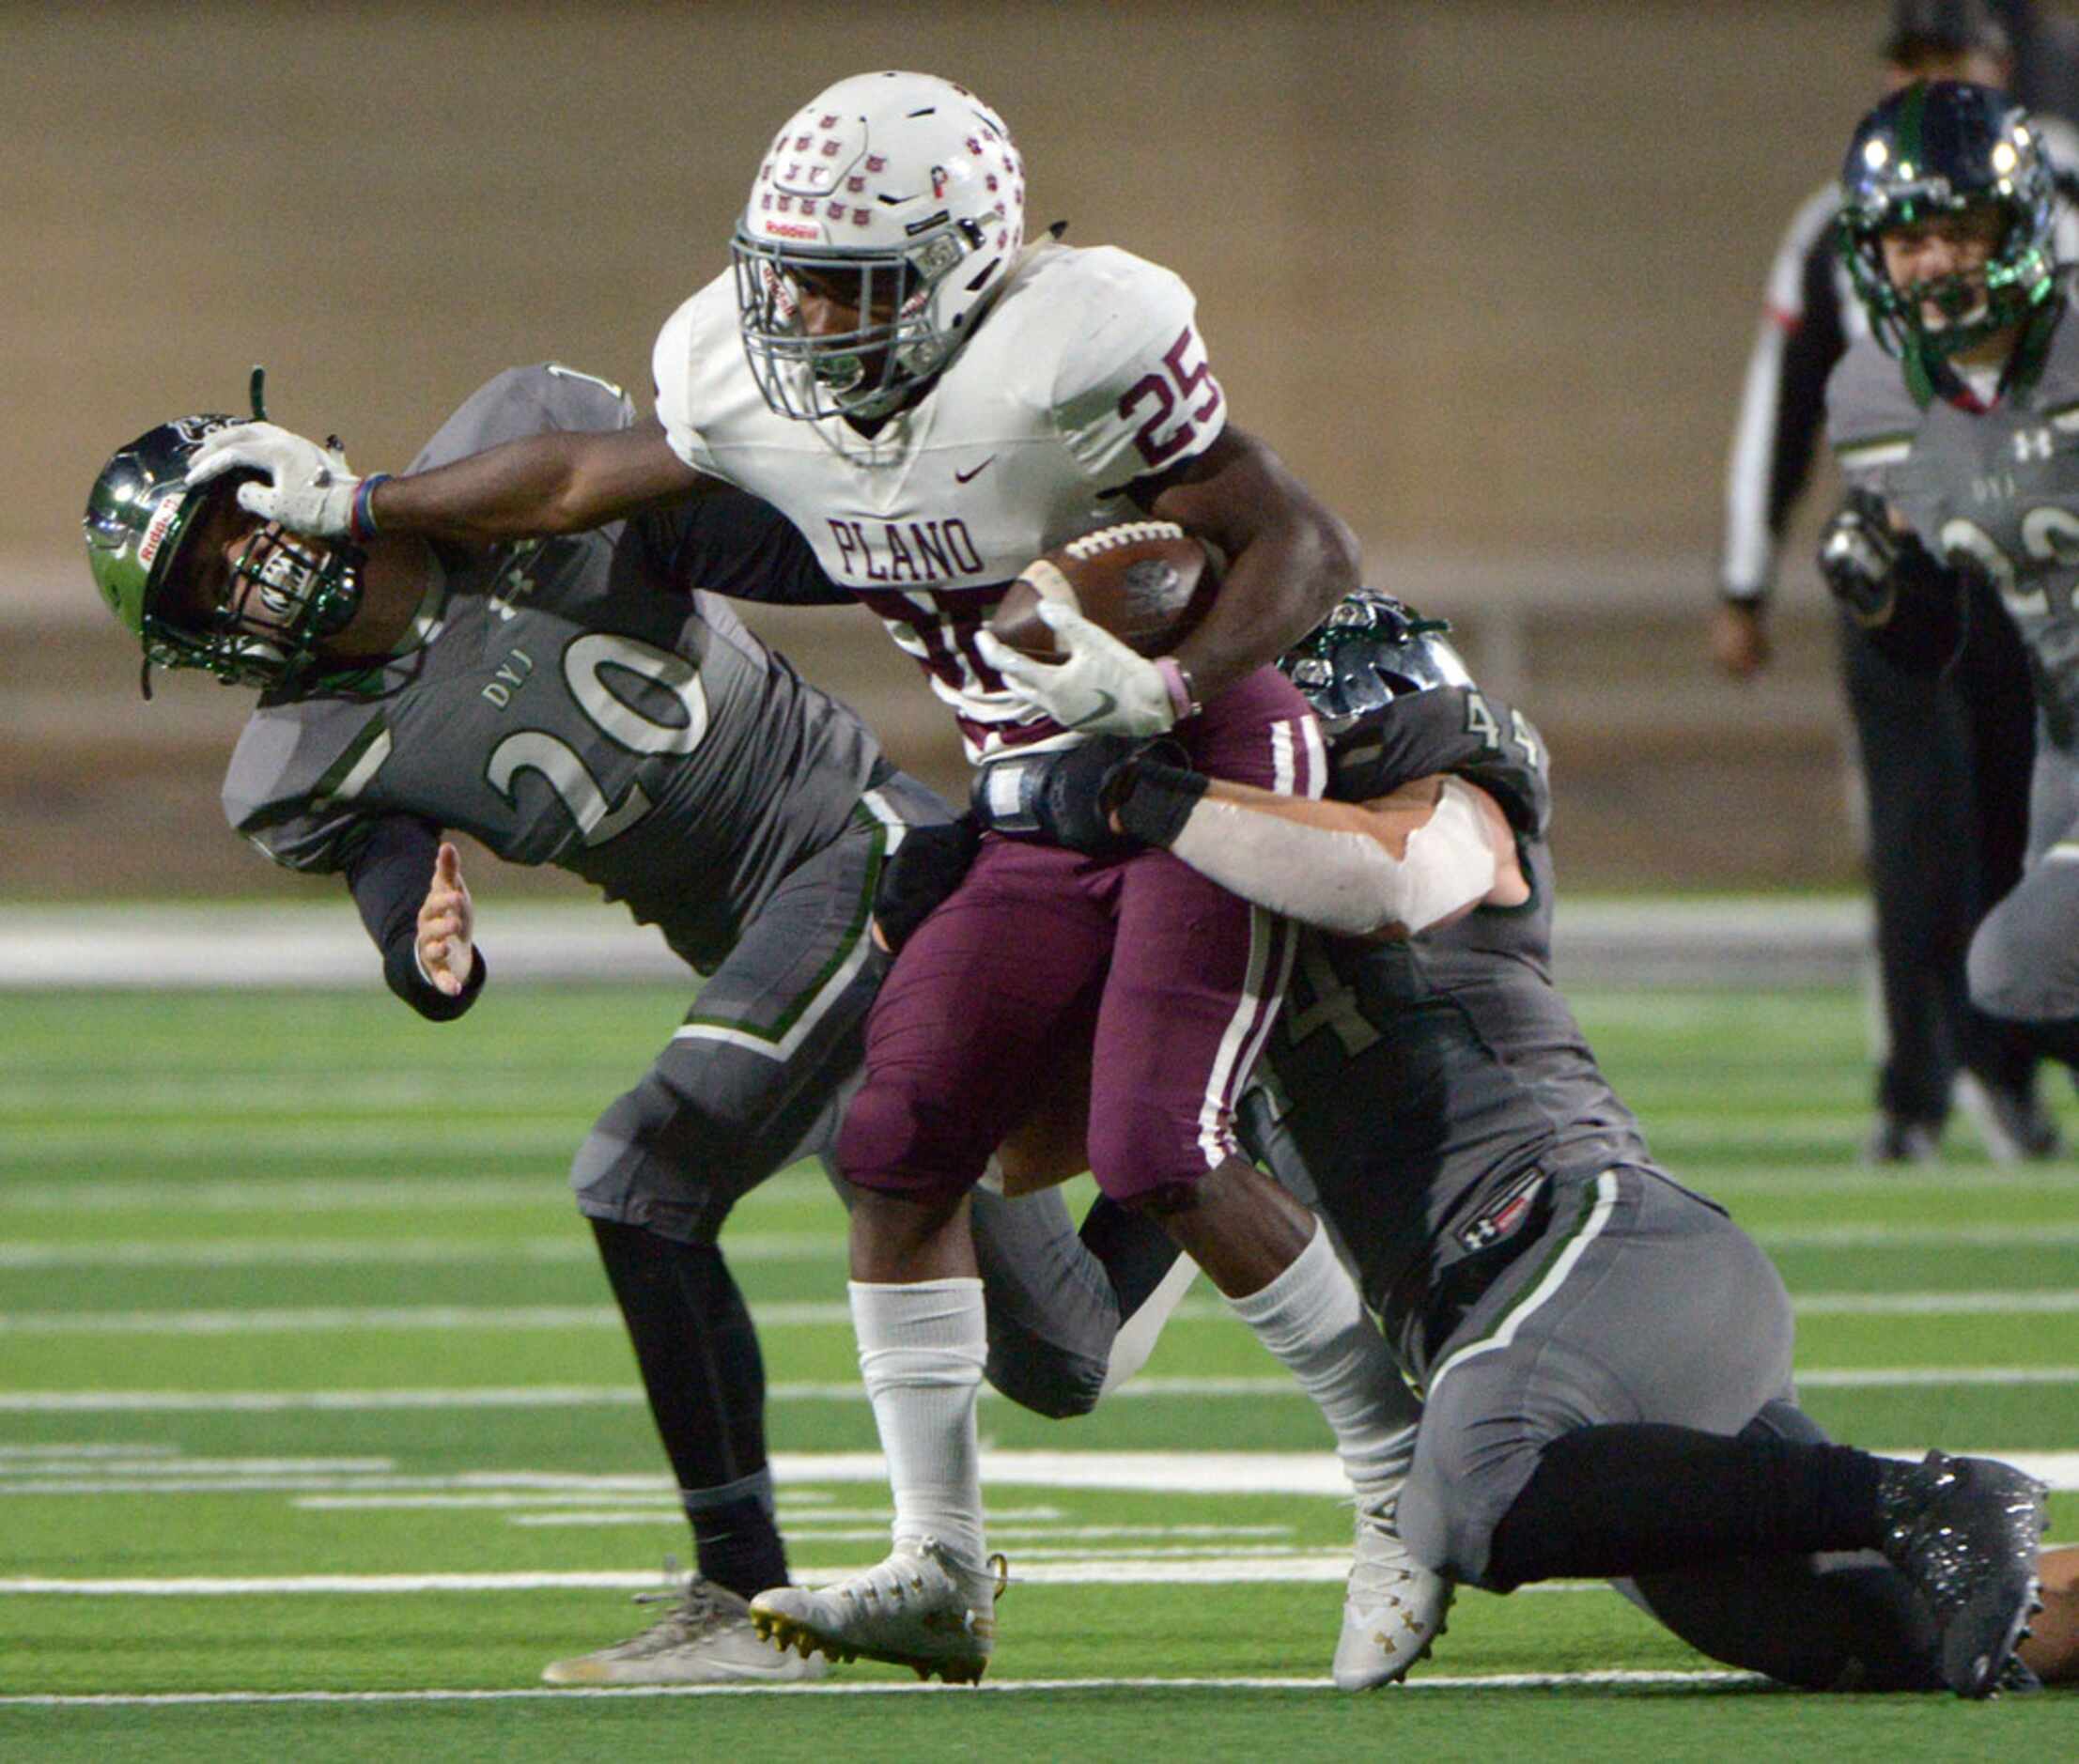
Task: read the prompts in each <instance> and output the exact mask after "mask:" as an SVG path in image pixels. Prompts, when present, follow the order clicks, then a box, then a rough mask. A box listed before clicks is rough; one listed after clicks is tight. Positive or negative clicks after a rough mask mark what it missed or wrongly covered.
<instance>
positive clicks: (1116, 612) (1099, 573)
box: [989, 520, 1219, 661]
mask: <svg viewBox="0 0 2079 1764" xmlns="http://www.w3.org/2000/svg"><path fill="white" fill-rule="evenodd" d="M1218 590H1219V570H1218V565H1216V564H1215V563H1214V560H1213V555H1212V553H1211V552H1210V551H1209V550H1207V549H1206V548H1205V546H1204V545H1202V543H1201V542H1200V541H1198V540H1197V539H1194V538H1192V537H1191V536H1190V534H1187V533H1186V532H1185V531H1184V529H1183V528H1182V527H1180V526H1178V525H1177V524H1176V523H1175V522H1174V521H1169V520H1129V521H1125V522H1122V523H1121V524H1120V525H1118V526H1116V527H1100V528H1099V529H1098V530H1097V531H1096V532H1094V533H1086V534H1083V535H1082V537H1081V538H1079V539H1071V540H1070V541H1069V542H1068V543H1067V544H1066V545H1064V546H1060V547H1058V548H1056V549H1054V550H1051V551H1048V552H1047V554H1046V555H1045V556H1044V557H1039V558H1035V559H1034V560H1033V561H1032V563H1031V564H1029V565H1026V568H1025V573H1024V574H1023V575H1022V576H1020V577H1019V578H1018V579H1017V580H1016V581H1015V582H1013V583H1012V584H1011V586H1010V588H1009V590H1008V592H1006V593H1005V595H1004V596H1003V598H1002V599H1001V600H1000V601H999V602H998V603H997V607H996V611H994V612H993V613H992V614H991V615H990V617H989V629H990V630H991V631H992V632H994V633H995V635H996V636H997V637H998V638H999V639H1001V641H1002V642H1006V643H1008V644H1009V645H1010V646H1011V647H1012V648H1013V649H1015V650H1016V651H1017V652H1018V653H1019V654H1020V655H1026V656H1031V657H1032V658H1034V659H1036V660H1040V661H1055V660H1059V659H1060V651H1059V650H1058V649H1057V648H1056V646H1055V642H1054V633H1053V632H1052V631H1050V630H1048V629H1047V627H1046V626H1045V625H1044V624H1042V623H1041V622H1040V616H1039V607H1040V602H1041V601H1043V600H1059V601H1061V602H1063V604H1064V605H1067V606H1071V607H1073V608H1075V609H1076V611H1078V612H1080V613H1081V614H1082V615H1083V616H1084V617H1085V618H1087V619H1088V620H1090V622H1091V623H1092V624H1093V625H1096V626H1099V627H1102V628H1103V629H1105V630H1108V631H1109V632H1110V633H1111V634H1112V635H1113V636H1114V637H1116V638H1118V639H1119V640H1120V642H1124V643H1125V644H1126V645H1127V646H1128V647H1129V648H1131V649H1133V650H1135V651H1136V652H1137V653H1139V654H1140V655H1143V656H1161V655H1167V654H1168V653H1169V652H1170V651H1171V649H1173V648H1174V647H1175V646H1176V645H1177V644H1178V643H1180V642H1183V641H1184V638H1185V637H1186V636H1187V634H1188V633H1189V632H1190V630H1191V628H1192V627H1194V626H1196V625H1197V624H1198V622H1199V621H1200V620H1201V619H1202V618H1203V617H1204V616H1205V611H1206V609H1207V608H1208V607H1209V606H1211V605H1212V604H1213V596H1214V595H1215V594H1217V593H1218Z"/></svg>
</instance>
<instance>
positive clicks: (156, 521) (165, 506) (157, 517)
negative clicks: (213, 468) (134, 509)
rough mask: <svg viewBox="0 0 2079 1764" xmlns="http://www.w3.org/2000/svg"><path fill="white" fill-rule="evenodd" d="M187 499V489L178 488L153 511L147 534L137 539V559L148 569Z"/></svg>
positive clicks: (146, 529)
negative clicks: (181, 505)
mask: <svg viewBox="0 0 2079 1764" xmlns="http://www.w3.org/2000/svg"><path fill="white" fill-rule="evenodd" d="M187 500H188V493H187V491H185V490H176V491H175V492H174V493H173V494H172V495H171V496H169V497H167V498H166V499H165V501H164V502H163V503H160V504H159V506H158V507H157V508H155V509H153V510H152V511H151V519H150V521H149V523H148V524H147V526H146V528H145V536H144V537H143V538H142V539H140V540H138V541H137V561H138V562H139V563H140V564H142V565H145V567H146V568H147V569H149V568H150V567H151V560H152V559H153V558H155V557H157V556H158V555H159V548H160V547H161V546H162V545H163V544H165V542H166V534H167V533H168V531H170V530H171V528H172V526H173V519H174V517H175V516H176V515H178V513H179V512H180V504H181V503H184V502H186V501H187Z"/></svg>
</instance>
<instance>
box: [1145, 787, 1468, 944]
mask: <svg viewBox="0 0 2079 1764" xmlns="http://www.w3.org/2000/svg"><path fill="white" fill-rule="evenodd" d="M1170 849H1171V851H1172V852H1174V853H1175V854H1176V856H1177V857H1179V858H1181V859H1184V861H1185V862H1186V863H1187V864H1189V865H1190V866H1191V868H1192V869H1194V870H1196V871H1198V872H1199V874H1202V875H1203V876H1206V877H1208V878H1210V879H1211V880H1213V881H1215V882H1218V884H1219V885H1220V886H1221V887H1222V888H1224V889H1226V890H1229V891H1230V892H1232V893H1235V894H1239V895H1240V896H1241V897H1242V898H1243V899H1244V900H1248V901H1253V902H1255V903H1256V904H1257V905H1259V906H1267V907H1269V908H1270V909H1271V910H1272V911H1273V912H1277V913H1282V914H1284V915H1285V916H1286V917H1287V918H1288V919H1296V920H1297V921H1299V922H1300V923H1301V924H1304V925H1318V926H1320V927H1321V929H1322V930H1324V931H1333V932H1337V933H1340V934H1341V935H1342V936H1364V935H1366V934H1368V933H1370V932H1374V931H1379V930H1382V929H1384V928H1385V927H1386V926H1388V925H1404V926H1406V928H1407V929H1408V931H1409V932H1411V933H1412V932H1418V931H1422V930H1426V929H1427V928H1428V927H1429V926H1431V925H1434V924H1435V923H1436V922H1437V921H1439V920H1443V919H1448V918H1450V917H1451V914H1452V913H1455V912H1457V911H1459V910H1460V909H1461V908H1462V907H1466V906H1470V905H1474V904H1475V903H1477V902H1479V901H1482V900H1484V899H1485V898H1486V896H1487V894H1488V892H1489V890H1492V889H1493V888H1494V886H1495V877H1496V874H1497V866H1496V863H1495V851H1494V846H1493V845H1492V844H1491V843H1489V841H1488V837H1487V827H1486V823H1485V821H1484V819H1483V818H1482V815H1481V812H1480V805H1479V804H1478V803H1477V802H1475V801H1474V799H1473V795H1472V789H1471V787H1470V786H1469V785H1467V784H1466V782H1464V781H1462V780H1460V779H1456V778H1447V779H1446V780H1445V781H1444V785H1443V791H1442V794H1441V795H1440V796H1439V797H1438V798H1437V802H1436V808H1435V812H1433V813H1432V814H1431V815H1430V818H1429V819H1428V820H1427V821H1425V822H1424V823H1423V824H1422V825H1421V826H1420V827H1419V828H1416V829H1415V830H1414V832H1412V833H1410V834H1409V835H1408V840H1407V856H1406V857H1404V858H1396V857H1394V856H1393V854H1392V853H1391V852H1390V851H1389V850H1388V849H1387V848H1386V846H1385V845H1384V844H1382V843H1380V842H1379V841H1378V840H1376V839H1373V837H1372V836H1371V835H1370V834H1369V833H1362V832H1357V831H1353V830H1347V829H1344V828H1329V827H1309V826H1307V825H1305V824H1304V823H1302V822H1299V821H1295V820H1291V819H1288V818H1287V817H1286V816H1284V815H1281V814H1276V813H1269V812H1264V811H1263V810H1260V809H1253V808H1249V807H1248V806H1246V805H1244V804H1241V803H1235V802H1228V801H1223V800H1221V799H1220V798H1218V797H1211V796H1208V797H1201V798H1200V800H1199V802H1198V804H1197V806H1196V807H1194V808H1193V809H1192V811H1191V813H1190V818H1189V819H1187V821H1186V822H1185V824H1184V830H1183V831H1182V832H1180V833H1179V834H1178V835H1177V837H1176V839H1175V841H1174V842H1173V843H1171V846H1170Z"/></svg>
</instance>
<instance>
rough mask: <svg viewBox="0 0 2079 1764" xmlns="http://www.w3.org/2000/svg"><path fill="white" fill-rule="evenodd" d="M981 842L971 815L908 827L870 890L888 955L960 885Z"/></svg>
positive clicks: (879, 935)
mask: <svg viewBox="0 0 2079 1764" xmlns="http://www.w3.org/2000/svg"><path fill="white" fill-rule="evenodd" d="M981 843H982V832H981V829H980V828H977V827H976V826H975V824H974V817H973V816H972V815H971V814H963V815H962V816H961V817H960V818H959V819H958V820H957V821H940V822H938V823H936V824H934V825H932V826H928V827H912V828H908V830H907V831H906V832H905V833H904V834H903V837H902V843H900V844H899V845H897V846H896V847H895V854H894V856H893V857H892V858H890V859H889V860H888V861H887V862H886V863H885V864H883V865H882V866H881V873H880V881H879V882H878V883H877V884H876V885H875V888H874V930H875V932H876V933H877V936H878V938H879V940H880V943H881V944H882V946H883V947H884V948H885V949H886V950H887V951H888V952H889V953H890V954H891V955H892V954H894V953H895V952H897V951H899V950H900V949H901V948H902V946H903V945H904V944H906V943H908V941H909V938H910V936H911V934H912V933H914V932H915V931H916V929H917V927H918V926H919V925H921V924H923V921H925V920H927V919H929V918H930V917H931V915H932V914H933V913H934V912H936V911H937V910H938V908H939V903H940V902H941V901H943V900H944V899H945V898H946V896H947V895H949V894H951V893H952V892H953V891H954V889H956V888H958V887H959V886H960V881H961V878H962V877H963V876H965V875H966V874H968V866H969V865H970V864H971V863H973V861H974V854H975V852H976V850H977V849H978V848H979V847H980V845H981Z"/></svg>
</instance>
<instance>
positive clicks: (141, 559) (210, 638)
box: [82, 414, 365, 687]
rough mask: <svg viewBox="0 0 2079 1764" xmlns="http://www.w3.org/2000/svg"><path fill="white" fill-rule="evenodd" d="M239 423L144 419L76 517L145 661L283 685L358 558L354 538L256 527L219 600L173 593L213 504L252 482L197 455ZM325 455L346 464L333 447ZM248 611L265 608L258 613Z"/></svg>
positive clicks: (340, 600) (339, 597)
mask: <svg viewBox="0 0 2079 1764" xmlns="http://www.w3.org/2000/svg"><path fill="white" fill-rule="evenodd" d="M258 426H259V427H262V428H266V427H269V426H268V425H265V424H262V425H258ZM244 427H245V426H244V425H240V424H238V423H236V422H235V421H234V420H233V419H232V418H230V417H228V416H222V415H216V414H204V415H198V416H186V417H179V418H177V419H176V420H174V421H173V422H171V423H162V424H161V425H159V426H158V427H156V428H152V429H147V431H146V432H145V433H144V434H143V435H140V436H139V437H138V438H137V439H136V440H135V441H132V442H131V443H130V444H129V445H128V446H126V447H123V448H120V449H118V450H117V451H116V454H115V455H114V456H113V457H112V458H110V460H109V461H108V463H107V464H106V465H105V466H103V467H102V468H101V473H100V475H99V476H97V477H96V478H95V480H94V486H93V488H92V489H91V490H90V491H89V492H88V494H87V501H86V513H85V518H84V519H83V522H82V525H83V527H84V530H85V539H86V557H87V565H88V567H89V568H90V569H91V571H92V572H93V577H94V582H95V585H96V586H97V587H98V588H99V589H100V590H101V597H102V599H103V600H105V601H106V602H107V604H108V607H109V610H110V611H112V612H113V613H114V614H115V615H116V618H117V619H118V620H119V621H120V622H121V623H122V625H123V626H124V627H125V628H126V629H128V630H129V631H130V633H131V634H132V636H133V637H135V638H136V639H137V640H138V641H139V642H140V643H141V644H142V646H143V649H144V654H145V662H146V666H147V670H148V669H150V668H152V667H162V668H194V669H198V670H200V671H202V672H204V673H211V674H214V675H215V676H216V677H217V678H218V679H219V680H222V681H224V682H225V684H226V685H232V686H260V687H279V686H281V685H284V684H286V683H287V681H289V680H292V679H295V678H298V677H300V676H303V675H304V674H306V673H310V672H311V671H312V670H313V669H314V668H315V667H316V666H317V665H318V650H319V646H320V645H321V644H322V643H323V642H324V641H325V639H327V638H328V637H331V636H333V635H334V634H335V633H337V632H338V631H340V630H342V629H344V628H345V627H346V626H347V625H348V624H349V622H350V621H351V620H352V618H353V616H354V613H355V612H356V611H358V609H359V607H360V604H361V567H362V565H363V564H364V562H365V558H364V555H363V553H362V552H361V551H360V549H358V548H355V547H352V546H345V545H334V546H328V547H311V546H306V545H303V544H302V543H300V542H298V541H296V540H294V539H292V538H290V537H289V536H288V535H287V534H283V533H281V532H280V531H278V530H272V529H261V530H259V531H256V532H255V533H254V534H252V536H251V537H250V538H249V539H248V540H247V541H246V542H245V543H244V545H243V547H242V548H241V549H240V552H239V554H238V556H237V558H236V560H235V561H234V562H232V563H231V564H230V565H229V566H228V575H229V578H230V580H229V584H228V588H229V592H228V593H227V594H226V596H225V598H224V599H223V600H222V601H221V602H220V603H219V604H217V605H213V606H204V605H201V604H198V603H197V602H196V601H195V600H194V596H189V595H185V594H183V593H182V592H181V591H182V589H183V587H184V586H185V585H186V584H184V581H183V577H184V575H185V573H186V572H187V571H188V570H190V569H191V568H193V567H195V566H196V565H198V564H199V562H200V559H199V558H198V555H197V550H196V545H195V540H196V536H197V535H198V534H201V533H202V532H203V531H205V529H206V528H207V527H208V526H209V519H208V517H209V513H210V511H212V510H213V509H215V508H216V507H217V506H218V505H219V504H220V503H221V502H222V501H224V500H226V499H228V498H229V497H231V496H232V495H233V494H238V495H240V498H241V500H242V497H243V494H244V492H245V491H247V490H250V489H252V488H253V487H254V486H252V485H251V484H249V483H241V482H240V480H239V479H237V478H236V477H228V476H227V477H223V478H221V479H219V480H218V481H217V482H214V483H212V482H211V481H210V480H211V478H212V477H214V476H216V474H215V473H211V472H205V471H203V470H202V469H201V468H200V466H199V464H198V462H199V461H201V459H202V458H203V456H204V455H205V454H206V453H207V452H208V451H209V447H210V444H211V442H212V441H216V440H217V439H218V438H219V437H220V436H222V435H225V434H226V433H231V432H237V431H240V430H242V429H243V428H244ZM328 457H330V458H332V459H333V460H334V463H336V464H337V465H338V466H339V468H340V469H342V470H344V469H345V464H346V462H345V461H344V460H343V459H339V458H338V457H337V456H336V454H334V455H332V456H328ZM229 463H236V462H229ZM234 485H237V490H236V491H234V489H233V486H234ZM254 611H258V612H260V613H261V614H263V615H264V616H263V618H262V620H261V622H259V623H257V624H256V623H253V622H251V621H250V618H249V615H250V614H251V613H252V612H254Z"/></svg>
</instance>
